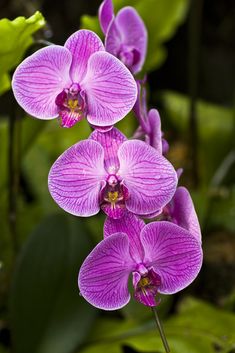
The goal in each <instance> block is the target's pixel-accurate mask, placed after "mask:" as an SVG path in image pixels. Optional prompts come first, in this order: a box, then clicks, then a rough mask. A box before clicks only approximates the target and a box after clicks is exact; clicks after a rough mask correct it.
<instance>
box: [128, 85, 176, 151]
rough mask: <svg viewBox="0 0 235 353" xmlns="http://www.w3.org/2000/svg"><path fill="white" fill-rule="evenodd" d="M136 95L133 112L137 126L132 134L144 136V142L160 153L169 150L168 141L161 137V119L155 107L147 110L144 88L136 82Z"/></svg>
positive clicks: (139, 136) (138, 136)
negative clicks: (137, 122)
mask: <svg viewBox="0 0 235 353" xmlns="http://www.w3.org/2000/svg"><path fill="white" fill-rule="evenodd" d="M137 88H138V95H137V100H136V103H135V105H134V108H133V110H134V113H135V115H136V117H137V119H138V121H139V124H140V126H139V128H138V129H137V131H136V132H135V134H134V137H136V138H142V137H143V138H144V140H145V142H146V143H148V144H149V145H150V146H153V147H154V148H156V150H157V151H158V152H159V153H161V154H164V155H165V154H166V153H167V152H168V150H169V145H168V142H167V141H166V140H165V139H164V138H163V135H164V134H163V132H162V131H161V119H160V115H159V113H158V111H157V109H150V110H149V111H147V103H146V89H145V87H141V84H140V82H137Z"/></svg>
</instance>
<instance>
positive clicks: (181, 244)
mask: <svg viewBox="0 0 235 353" xmlns="http://www.w3.org/2000/svg"><path fill="white" fill-rule="evenodd" d="M140 238H141V242H142V245H143V247H144V251H145V260H144V262H145V264H146V266H148V267H151V266H152V268H153V270H154V271H155V272H156V273H157V274H158V275H159V276H160V278H161V286H160V288H159V292H160V293H163V294H173V293H176V292H178V291H180V290H182V289H183V288H185V287H187V286H188V285H189V284H190V283H191V282H192V281H193V280H194V279H195V278H196V276H197V275H198V272H199V271H200V268H201V265H202V249H201V245H200V243H199V242H198V241H197V239H195V237H194V236H193V235H192V234H191V233H189V232H188V231H187V230H185V229H183V228H181V227H179V226H177V225H176V224H173V223H170V222H164V221H162V222H152V223H149V224H148V225H146V226H145V227H144V229H143V230H142V232H141V235H140Z"/></svg>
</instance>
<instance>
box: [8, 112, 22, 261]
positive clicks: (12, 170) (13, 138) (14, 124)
mask: <svg viewBox="0 0 235 353" xmlns="http://www.w3.org/2000/svg"><path fill="white" fill-rule="evenodd" d="M20 128H21V121H20V119H19V116H18V114H17V111H16V109H15V108H13V109H12V114H11V115H10V120H9V146H8V153H9V155H8V156H9V165H8V181H9V184H8V203H9V205H8V207H9V209H8V217H9V230H10V235H11V242H12V250H13V256H14V259H15V257H16V255H17V252H18V248H19V241H18V234H17V204H18V192H19V173H20V137H21V130H20Z"/></svg>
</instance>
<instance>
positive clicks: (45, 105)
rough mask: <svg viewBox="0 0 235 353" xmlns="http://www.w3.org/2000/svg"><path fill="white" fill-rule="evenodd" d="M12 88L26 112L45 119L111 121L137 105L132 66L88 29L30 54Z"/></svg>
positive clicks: (102, 123) (66, 123)
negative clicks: (120, 59)
mask: <svg viewBox="0 0 235 353" xmlns="http://www.w3.org/2000/svg"><path fill="white" fill-rule="evenodd" d="M12 88H13V92H14V95H15V98H16V100H17V101H18V103H19V105H21V106H22V108H23V109H24V110H25V111H26V112H27V113H29V114H30V115H32V116H34V117H36V118H38V119H45V120H47V119H53V118H57V117H60V118H61V126H63V127H72V126H73V125H74V124H75V123H76V122H78V121H80V120H81V119H82V118H84V117H87V120H88V122H89V123H90V124H92V125H95V126H97V127H106V128H107V127H111V126H112V125H113V124H115V123H116V122H117V121H119V120H121V119H122V118H123V117H124V116H125V115H126V114H127V113H128V112H129V111H130V110H131V109H132V107H133V105H134V103H135V101H136V95H137V88H136V83H135V80H134V78H133V77H132V75H131V73H130V72H129V70H128V69H127V68H126V67H125V65H123V64H122V63H121V62H120V61H119V60H118V59H117V58H115V57H114V56H113V55H111V54H109V53H107V52H105V49H104V46H103V44H102V42H101V40H100V38H99V37H98V36H97V35H96V34H95V33H93V32H91V31H88V30H80V31H77V32H75V33H74V34H72V35H71V36H70V37H69V38H68V40H67V41H66V43H65V45H64V46H59V45H51V46H49V47H46V48H42V49H40V50H38V51H37V52H35V53H34V54H33V55H31V56H29V57H28V58H26V59H25V60H24V61H23V62H22V63H21V64H20V65H19V66H18V68H17V69H16V71H15V73H14V76H13V81H12Z"/></svg>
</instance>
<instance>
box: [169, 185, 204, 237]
mask: <svg viewBox="0 0 235 353" xmlns="http://www.w3.org/2000/svg"><path fill="white" fill-rule="evenodd" d="M172 216H173V217H174V218H175V220H176V222H177V224H178V225H179V226H180V227H183V228H185V229H187V230H188V231H189V232H190V233H192V234H193V235H194V236H195V238H196V239H197V240H199V241H201V238H202V236H201V229H200V224H199V222H198V218H197V214H196V211H195V208H194V205H193V201H192V199H191V196H190V193H189V192H188V190H187V189H186V188H185V187H183V186H180V187H178V188H177V190H176V193H175V195H174V197H173V200H172Z"/></svg>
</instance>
